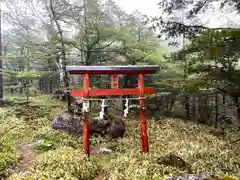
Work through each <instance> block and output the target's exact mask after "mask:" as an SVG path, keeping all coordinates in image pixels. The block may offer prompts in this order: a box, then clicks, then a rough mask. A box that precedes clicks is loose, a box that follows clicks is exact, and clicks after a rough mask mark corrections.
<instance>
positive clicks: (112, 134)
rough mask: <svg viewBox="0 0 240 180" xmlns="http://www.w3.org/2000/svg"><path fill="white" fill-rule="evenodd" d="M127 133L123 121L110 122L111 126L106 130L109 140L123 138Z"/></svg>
mask: <svg viewBox="0 0 240 180" xmlns="http://www.w3.org/2000/svg"><path fill="white" fill-rule="evenodd" d="M124 133H125V123H124V121H122V120H112V121H110V122H109V126H108V128H107V129H106V132H105V134H106V135H107V136H108V137H109V138H119V137H121V138H123V135H124Z"/></svg>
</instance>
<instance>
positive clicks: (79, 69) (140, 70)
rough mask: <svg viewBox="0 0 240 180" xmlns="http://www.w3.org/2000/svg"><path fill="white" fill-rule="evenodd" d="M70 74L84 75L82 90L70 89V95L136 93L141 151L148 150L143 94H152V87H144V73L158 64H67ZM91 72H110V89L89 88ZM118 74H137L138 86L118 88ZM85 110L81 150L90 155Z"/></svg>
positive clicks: (85, 96)
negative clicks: (138, 107)
mask: <svg viewBox="0 0 240 180" xmlns="http://www.w3.org/2000/svg"><path fill="white" fill-rule="evenodd" d="M66 69H67V71H68V72H69V73H70V74H82V75H84V82H83V90H73V89H71V95H72V96H75V97H76V96H80V97H84V98H85V99H87V98H88V97H89V96H117V95H129V94H138V95H139V104H140V130H141V140H142V152H144V153H147V152H149V146H148V136H147V125H146V118H145V104H144V100H145V94H154V93H155V89H154V88H144V74H153V73H155V72H156V71H157V70H158V69H159V67H158V66H67V67H66ZM91 74H111V75H112V86H111V87H112V89H89V87H90V82H89V75H91ZM118 74H138V88H118ZM87 114H88V113H87V112H84V118H83V151H84V152H85V153H86V154H88V155H90V139H89V138H90V135H89V125H88V122H87V117H88V116H87Z"/></svg>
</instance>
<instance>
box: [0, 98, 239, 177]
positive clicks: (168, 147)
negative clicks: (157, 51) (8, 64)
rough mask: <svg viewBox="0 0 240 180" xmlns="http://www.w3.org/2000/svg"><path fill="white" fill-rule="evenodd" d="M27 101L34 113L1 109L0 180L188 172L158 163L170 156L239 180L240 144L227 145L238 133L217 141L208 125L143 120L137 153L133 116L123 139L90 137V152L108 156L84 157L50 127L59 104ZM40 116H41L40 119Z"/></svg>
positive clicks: (75, 142)
mask: <svg viewBox="0 0 240 180" xmlns="http://www.w3.org/2000/svg"><path fill="white" fill-rule="evenodd" d="M30 100H31V102H32V103H31V104H32V105H33V106H34V108H35V109H34V108H29V106H26V107H21V106H22V105H21V106H20V107H19V105H16V106H18V107H17V108H16V107H15V108H10V107H7V108H3V109H0V126H1V128H0V179H6V178H8V179H18V180H21V179H26V180H31V179H36V178H38V179H41V180H44V179H64V180H68V179H69V180H70V179H71V180H75V179H76V180H77V179H86V180H90V179H95V178H97V177H100V176H101V177H102V179H110V180H118V179H119V180H122V179H126V180H135V179H136V180H141V179H161V180H164V178H165V177H169V176H173V175H174V176H177V175H185V174H189V173H190V170H189V167H188V168H177V167H171V166H165V165H162V164H159V160H158V159H159V157H160V156H164V155H167V154H169V153H171V154H175V155H177V156H179V157H181V158H182V159H183V160H185V161H186V162H187V163H188V164H189V165H190V166H191V173H193V174H199V173H203V172H207V173H214V174H218V175H221V174H225V179H227V178H229V176H232V177H234V178H235V179H240V142H235V143H232V142H233V141H234V140H235V139H237V138H239V137H240V133H239V132H237V131H234V132H229V133H227V135H226V136H224V137H223V136H221V137H217V136H214V135H213V134H212V133H211V132H210V130H211V128H210V127H207V126H203V125H196V124H193V123H190V122H184V121H182V120H181V119H168V118H161V119H160V118H156V119H154V118H151V117H148V134H149V145H150V153H149V154H147V155H144V154H142V153H141V151H140V150H141V142H140V137H139V124H138V118H136V117H135V118H134V117H132V118H129V119H128V120H126V128H127V131H126V134H125V135H124V138H123V139H118V140H114V141H111V142H109V141H106V140H104V139H101V138H91V143H92V144H91V147H92V149H99V148H101V147H105V148H110V149H111V148H112V149H114V151H113V152H112V153H110V154H106V155H101V156H91V157H90V159H87V158H86V157H85V155H84V154H83V153H82V146H81V144H82V143H81V138H79V137H73V136H71V135H68V134H65V133H62V132H57V131H54V130H52V129H51V127H50V122H51V120H52V118H53V117H54V116H55V115H56V114H58V113H60V112H62V111H63V107H62V104H60V103H59V102H57V101H54V100H52V99H51V98H50V97H48V96H41V97H34V98H31V99H30ZM15 101H19V100H17V99H15ZM20 104H21V103H20ZM19 108H20V109H21V108H22V109H21V110H19ZM28 108H29V109H28ZM25 111H26V113H27V114H28V113H29V112H27V111H31V112H30V113H31V116H32V117H31V119H28V118H24V113H25ZM16 112H17V113H16ZM41 112H42V113H43V114H44V116H43V117H39V114H41ZM19 113H20V114H19ZM21 113H22V114H21ZM16 114H17V117H16ZM34 116H35V117H34ZM29 142H31V146H28V147H29V148H27V149H26V147H25V150H26V151H27V152H28V153H30V151H31V153H33V154H31V156H27V157H28V159H29V160H26V157H25V161H24V155H22V154H21V153H22V149H24V148H23V147H22V146H21V148H22V149H21V148H18V147H19V145H22V144H26V143H27V144H28V145H29ZM113 147H114V148H113ZM29 157H30V158H29ZM21 161H23V162H24V163H25V165H26V164H27V163H28V162H29V166H27V167H26V166H23V167H24V168H22V169H21V164H19V163H21ZM16 167H17V168H16ZM19 167H20V168H19ZM226 175H228V176H226ZM222 176H223V175H222Z"/></svg>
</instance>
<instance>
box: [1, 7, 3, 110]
mask: <svg viewBox="0 0 240 180" xmlns="http://www.w3.org/2000/svg"><path fill="white" fill-rule="evenodd" d="M1 15H2V9H1V6H0V56H2V33H1V32H2V26H1V24H2V16H1ZM2 68H3V64H2V57H0V107H1V106H2V105H3V73H2V71H1V70H2Z"/></svg>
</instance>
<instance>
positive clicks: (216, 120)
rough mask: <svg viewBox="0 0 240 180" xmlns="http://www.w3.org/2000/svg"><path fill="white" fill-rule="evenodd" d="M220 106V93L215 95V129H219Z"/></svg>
mask: <svg viewBox="0 0 240 180" xmlns="http://www.w3.org/2000/svg"><path fill="white" fill-rule="evenodd" d="M218 105H219V98H218V93H216V95H215V121H214V128H216V129H217V128H218Z"/></svg>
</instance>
